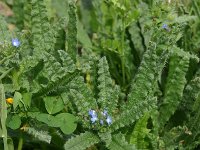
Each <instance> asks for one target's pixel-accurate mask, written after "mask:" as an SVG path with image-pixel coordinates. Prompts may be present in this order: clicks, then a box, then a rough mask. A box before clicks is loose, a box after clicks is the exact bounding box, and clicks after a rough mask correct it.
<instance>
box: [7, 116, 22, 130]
mask: <svg viewBox="0 0 200 150" xmlns="http://www.w3.org/2000/svg"><path fill="white" fill-rule="evenodd" d="M20 125H21V119H20V117H19V116H18V115H14V116H11V117H8V119H7V126H8V127H9V128H11V129H13V130H16V129H18V128H19V127H20Z"/></svg>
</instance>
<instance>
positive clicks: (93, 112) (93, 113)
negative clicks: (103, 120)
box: [88, 109, 97, 117]
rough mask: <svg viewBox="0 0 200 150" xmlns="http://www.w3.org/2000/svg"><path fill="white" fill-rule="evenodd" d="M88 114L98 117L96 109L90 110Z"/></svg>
mask: <svg viewBox="0 0 200 150" xmlns="http://www.w3.org/2000/svg"><path fill="white" fill-rule="evenodd" d="M88 114H89V115H90V116H91V117H97V113H96V111H95V110H92V109H91V110H89V112H88Z"/></svg>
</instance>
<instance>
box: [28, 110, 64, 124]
mask: <svg viewBox="0 0 200 150" xmlns="http://www.w3.org/2000/svg"><path fill="white" fill-rule="evenodd" d="M28 116H30V117H31V118H34V119H37V120H38V121H41V122H43V123H46V124H47V125H48V126H50V127H60V126H61V122H60V120H59V118H56V117H54V116H52V115H49V114H44V113H40V112H28Z"/></svg>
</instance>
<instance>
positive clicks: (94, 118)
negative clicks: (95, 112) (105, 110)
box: [90, 116, 98, 123]
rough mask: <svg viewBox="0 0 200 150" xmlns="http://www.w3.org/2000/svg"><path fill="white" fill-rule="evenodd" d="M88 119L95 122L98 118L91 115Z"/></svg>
mask: <svg viewBox="0 0 200 150" xmlns="http://www.w3.org/2000/svg"><path fill="white" fill-rule="evenodd" d="M90 120H91V122H92V123H95V122H96V121H97V120H98V118H97V116H93V117H91V119H90Z"/></svg>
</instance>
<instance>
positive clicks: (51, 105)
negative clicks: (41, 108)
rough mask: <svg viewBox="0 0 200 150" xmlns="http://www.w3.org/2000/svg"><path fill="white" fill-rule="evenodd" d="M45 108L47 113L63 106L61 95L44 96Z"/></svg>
mask: <svg viewBox="0 0 200 150" xmlns="http://www.w3.org/2000/svg"><path fill="white" fill-rule="evenodd" d="M44 103H45V108H46V110H47V112H48V113H49V114H55V113H58V112H59V111H61V110H62V109H63V108H64V103H63V101H62V99H61V97H58V96H55V97H45V98H44Z"/></svg>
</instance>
